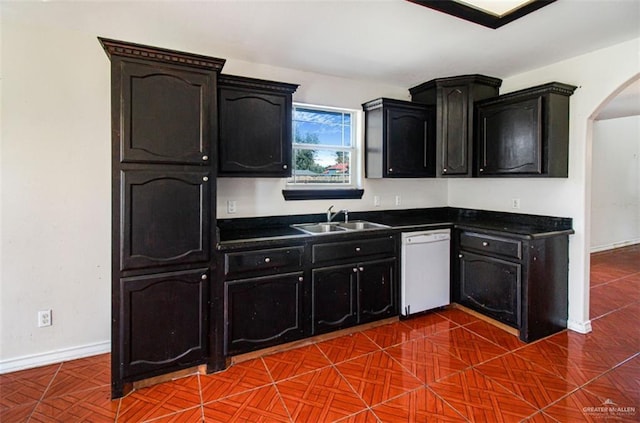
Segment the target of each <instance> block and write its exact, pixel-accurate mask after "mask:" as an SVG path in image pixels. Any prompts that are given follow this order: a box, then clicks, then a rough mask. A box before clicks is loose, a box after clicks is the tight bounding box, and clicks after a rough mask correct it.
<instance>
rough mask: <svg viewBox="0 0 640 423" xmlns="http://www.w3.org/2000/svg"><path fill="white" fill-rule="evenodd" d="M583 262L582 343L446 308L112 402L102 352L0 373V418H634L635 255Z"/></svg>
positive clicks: (638, 343)
mask: <svg viewBox="0 0 640 423" xmlns="http://www.w3.org/2000/svg"><path fill="white" fill-rule="evenodd" d="M591 260H592V270H591V284H592V286H591V313H592V324H593V332H592V333H590V334H588V335H580V334H578V333H575V332H571V331H564V332H561V333H559V334H557V335H554V336H551V337H548V338H546V339H543V340H540V341H538V342H535V343H532V344H523V343H521V342H520V341H519V340H518V339H517V338H516V337H514V336H512V335H510V334H508V333H506V332H504V331H502V330H500V329H498V328H496V327H494V326H492V325H490V324H487V323H485V322H483V321H481V320H478V319H476V318H475V317H473V316H471V315H469V314H467V313H465V312H463V311H460V310H455V309H449V310H443V311H439V312H435V313H431V314H428V315H425V316H422V317H420V318H416V319H411V320H406V321H402V322H395V323H392V324H388V325H385V326H381V327H377V328H373V329H368V330H365V331H362V332H356V333H354V334H352V335H349V336H343V337H340V338H335V339H332V340H329V341H324V342H318V343H315V344H312V345H308V346H305V347H301V348H297V349H294V350H290V351H286V352H282V353H277V354H273V355H268V356H264V357H261V358H258V359H255V360H252V361H248V362H244V363H240V364H237V365H235V366H233V367H231V368H229V369H227V370H226V371H224V372H221V373H218V374H212V375H197V374H195V375H192V376H187V377H184V378H181V379H177V380H174V381H172V382H167V383H163V384H160V385H155V386H152V387H149V388H144V389H141V390H138V391H136V392H133V393H132V394H130V395H128V396H127V397H125V398H122V399H120V400H115V401H111V400H110V399H109V394H110V391H109V389H110V386H109V377H110V375H109V355H108V354H105V355H100V356H95V357H90V358H86V359H80V360H75V361H69V362H64V363H60V364H54V365H50V366H45V367H41V368H37V369H31V370H24V371H20V372H15V373H10V374H5V375H0V421H1V422H3V423H9V422H11V423H13V422H27V421H29V422H101V421H105V422H113V421H118V422H146V421H154V422H202V421H206V422H292V421H295V422H314V423H315V422H331V421H342V422H379V421H381V422H410V421H411V422H414V421H415V422H432V421H433V422H440V421H441V422H466V421H475V422H490V421H491V422H492V421H495V422H512V421H513V422H519V421H530V422H583V421H604V420H607V419H609V420H607V421H611V420H615V421H640V410H639V409H640V324H639V322H638V316H640V246H635V247H627V248H623V249H618V250H616V251H615V252H606V253H600V254H595V255H593V256H592V259H591ZM611 402H613V403H614V404H615V405H612V404H611ZM603 404H604V405H603ZM585 407H602V408H601V409H600V410H590V409H588V408H585ZM603 410H606V412H605V411H603ZM634 410H635V413H634ZM616 412H617V413H618V415H610V414H607V413H616Z"/></svg>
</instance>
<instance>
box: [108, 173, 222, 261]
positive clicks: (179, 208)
mask: <svg viewBox="0 0 640 423" xmlns="http://www.w3.org/2000/svg"><path fill="white" fill-rule="evenodd" d="M121 178H122V194H123V195H122V204H121V210H122V216H121V223H120V237H121V240H122V241H121V242H122V249H121V251H120V253H121V260H120V266H121V269H120V270H128V269H136V268H144V267H157V266H168V265H172V264H184V263H192V262H199V261H207V260H209V255H210V250H211V246H210V231H209V228H210V221H211V198H210V197H211V192H210V187H209V184H210V183H211V181H209V178H210V174H209V172H207V171H204V170H203V171H191V172H189V171H184V172H182V171H172V170H157V171H155V170H154V171H151V170H129V171H122V173H121ZM214 183H215V181H214Z"/></svg>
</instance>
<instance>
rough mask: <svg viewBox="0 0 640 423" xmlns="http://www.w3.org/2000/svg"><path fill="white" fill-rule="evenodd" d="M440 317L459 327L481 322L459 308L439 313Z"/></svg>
mask: <svg viewBox="0 0 640 423" xmlns="http://www.w3.org/2000/svg"><path fill="white" fill-rule="evenodd" d="M437 313H438V314H439V315H440V316H442V317H444V318H446V319H449V320H451V321H452V322H454V323H457V324H458V325H468V324H469V323H475V322H480V321H481V320H480V319H478V318H477V317H475V316H474V315H472V314H469V313H467V312H464V311H462V310H460V309H457V308H453V307H452V308H447V309H445V310H440V311H438V312H437Z"/></svg>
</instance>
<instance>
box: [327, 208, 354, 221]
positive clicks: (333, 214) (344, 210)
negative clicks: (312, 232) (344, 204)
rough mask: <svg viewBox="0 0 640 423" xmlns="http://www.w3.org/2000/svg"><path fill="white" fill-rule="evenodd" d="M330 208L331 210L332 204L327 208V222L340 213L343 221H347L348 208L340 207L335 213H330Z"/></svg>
mask: <svg viewBox="0 0 640 423" xmlns="http://www.w3.org/2000/svg"><path fill="white" fill-rule="evenodd" d="M331 210H333V206H331V207H329V209H327V223H329V222H331V221H332V220H333V218H334V217H336V216H337V215H338V214H340V213H344V223H347V222H349V210H347V209H342V210H339V211H337V212H335V213H332V212H331Z"/></svg>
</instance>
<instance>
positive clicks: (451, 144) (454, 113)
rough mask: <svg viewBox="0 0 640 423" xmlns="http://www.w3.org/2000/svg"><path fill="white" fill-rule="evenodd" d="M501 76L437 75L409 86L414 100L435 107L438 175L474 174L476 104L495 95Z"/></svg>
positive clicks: (500, 82)
mask: <svg viewBox="0 0 640 423" xmlns="http://www.w3.org/2000/svg"><path fill="white" fill-rule="evenodd" d="M501 84H502V80H500V79H497V78H492V77H489V76H484V75H464V76H456V77H450V78H439V79H434V80H431V81H428V82H425V83H423V84H420V85H418V86H416V87H413V88H411V89H410V90H409V92H410V93H411V100H412V101H413V102H417V103H423V104H427V105H430V106H435V108H436V124H435V125H436V143H435V144H436V149H435V150H436V163H435V164H436V175H437V176H472V171H473V155H474V151H473V128H474V126H473V122H474V120H473V119H474V115H473V111H474V109H473V105H474V102H475V101H478V100H481V99H485V98H489V97H495V96H497V95H498V89H499V87H500V85H501Z"/></svg>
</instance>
